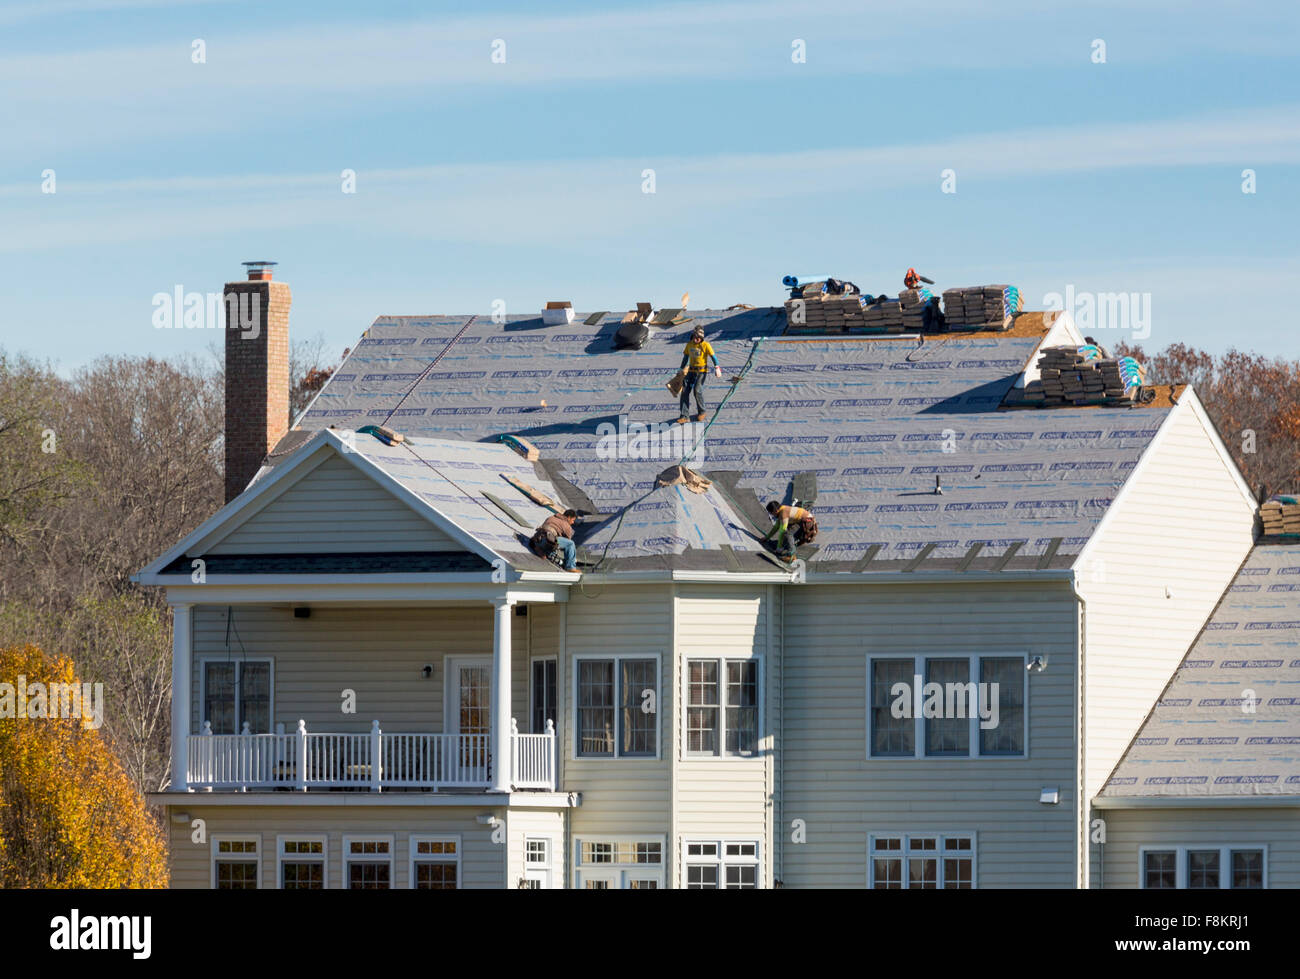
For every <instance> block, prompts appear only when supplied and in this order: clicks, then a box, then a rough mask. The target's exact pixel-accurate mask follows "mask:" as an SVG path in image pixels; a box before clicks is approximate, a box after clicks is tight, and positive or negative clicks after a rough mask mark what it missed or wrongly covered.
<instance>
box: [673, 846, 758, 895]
mask: <svg viewBox="0 0 1300 979" xmlns="http://www.w3.org/2000/svg"><path fill="white" fill-rule="evenodd" d="M685 867H686V887H687V889H688V890H751V889H754V888H757V887H758V881H759V860H758V842H757V841H755V840H687V841H686V861H685Z"/></svg>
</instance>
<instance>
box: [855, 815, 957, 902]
mask: <svg viewBox="0 0 1300 979" xmlns="http://www.w3.org/2000/svg"><path fill="white" fill-rule="evenodd" d="M914 838H920V839H934V840H936V841H937V843H936V846H935V848H934V849H933V850H915V851H914V850H913V849H912V847H911V841H912V839H914ZM945 838H947V839H968V840H970V849H969V850H955V849H954V850H948V849H946V848H945V847H944V845H943V841H944V839H945ZM880 839H891V840H900V841H901V849H898V850H882V851H880V852H877V851H876V840H880ZM878 856H880V857H884V858H885V859H892V858H894V857H897V858H898V859H900V860H901V861H902V862H903V867H902V874H903V876H902V879H901V883H902V885H903V886H902V887H901V888H899V889H900V890H904V891H906V890H926V889H927V888H919V887H918V888H909V887H908V886H907V859H908V857H926V856H933V857H934V858H935V860H936V861H937V867H936V870H937V873H936V875H935V882H936V886H935V888H934V889H935V890H940V891H942V890H953V889H955V888H945V887H944V886H943V884H944V881H943V859H944V857H960V858H964V857H967V856H969V857H970V889H971V890H976V889H978V888H979V836H978V834H977V833H976V832H975V831H974V830H926V831H920V830H918V831H916V832H909V831H908V830H895V831H892V832H890V831H884V830H882V831H880V832H872V833H868V834H867V889H868V890H874V889H875V887H876V881H875V875H876V865H875V858H876V857H878Z"/></svg>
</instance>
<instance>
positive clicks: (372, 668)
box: [190, 603, 559, 734]
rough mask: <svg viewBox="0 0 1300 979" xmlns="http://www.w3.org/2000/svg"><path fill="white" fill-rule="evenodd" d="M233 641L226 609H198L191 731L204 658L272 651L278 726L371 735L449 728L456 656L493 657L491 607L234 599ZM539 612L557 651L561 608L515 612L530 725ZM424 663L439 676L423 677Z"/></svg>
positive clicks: (518, 687)
mask: <svg viewBox="0 0 1300 979" xmlns="http://www.w3.org/2000/svg"><path fill="white" fill-rule="evenodd" d="M231 611H232V612H233V625H232V628H231V630H230V638H229V645H227V630H226V622H227V615H228V610H227V607H226V606H219V607H217V606H204V605H200V606H196V607H195V609H194V617H193V619H194V669H193V671H192V675H193V684H192V687H191V694H190V695H191V701H190V703H191V711H190V716H191V730H192V731H193V733H195V734H197V733H199V731H201V730H202V723H203V717H202V705H201V703H200V699H199V698H200V683H201V675H202V663H203V661H204V659H205V658H206V659H215V660H219V661H224V660H226V659H227V658H231V659H235V660H238V659H239V658H240V657H241V656H247V657H249V658H250V659H258V658H265V657H270V658H271V659H272V660H273V661H274V664H275V665H274V680H273V683H274V698H273V705H272V724H273V725H274V724H276V723H280V724H283V725H284V729H285V731H286V733H289V732H292V731H294V730H296V729H297V727H298V720H299V718H301V719H303V720H305V721H306V722H307V730H308V731H322V732H324V731H334V732H340V733H346V732H365V731H369V730H370V722H371V721H372V720H378V721H379V724H380V727H381V728H383V729H384V730H385V731H390V732H393V733H397V732H437V731H443V730H446V728H445V727H444V719H445V718H444V688H445V684H446V681H447V671H448V669H449V668H450V666H451V661H452V659H453V658H454V657H460V656H480V657H486V658H487V659H488V660H490V659H491V657H492V642H493V636H492V629H493V626H492V607H491V606H490V605H488V604H486V603H484V604H483V605H481V606H467V607H460V608H386V609H376V608H340V607H335V606H329V605H316V606H312V614H311V616H310V617H309V618H306V619H296V618H294V616H293V609H292V608H290V607H288V606H263V605H241V606H235V607H233V609H232V610H231ZM534 615H536V616H537V617H538V618H539V619H543V620H545V621H547V622H550V623H552V625H549V626H545V627H544V628H545V629H550V630H551V631H550V633H549V635H550V638H549V639H547V640H546V641H549V642H550V643H551V645H550V646H549V647H546V648H548V649H549V650H550V651H552V652H553V651H554V638H553V636H554V626H553V623H554V622H556V621H558V615H559V613H558V611H557V610H556V609H554V608H550V607H547V606H544V605H543V606H537V605H534V606H530V608H529V615H528V616H513V617H512V618H511V630H510V638H511V649H512V654H511V676H512V679H513V682H512V683H511V715H512V716H513V717H514V718H515V720H516V721H517V722H518V724H519V730H520V731H521V732H526V731H528V724H529V718H528V695H529V676H528V661H529V655H528V651H529V643H530V641H531V636H530V632H529V623H530V620H531V619H532V617H533V616H534ZM425 664H431V665H432V666H433V668H434V672H433V676H432V677H431V678H430V679H428V680H426V679H424V678H423V677H422V676H421V671H422V670H423V668H424V666H425ZM345 689H350V690H353V691H355V692H356V713H355V714H344V713H343V712H342V710H341V709H340V708H341V705H342V692H343V691H344V690H345Z"/></svg>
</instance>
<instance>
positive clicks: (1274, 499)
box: [1259, 494, 1300, 537]
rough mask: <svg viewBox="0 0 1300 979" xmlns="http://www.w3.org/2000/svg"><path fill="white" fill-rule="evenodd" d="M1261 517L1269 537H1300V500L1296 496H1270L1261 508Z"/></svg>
mask: <svg viewBox="0 0 1300 979" xmlns="http://www.w3.org/2000/svg"><path fill="white" fill-rule="evenodd" d="M1259 516H1260V519H1261V520H1263V521H1264V533H1265V534H1266V535H1267V536H1269V537H1277V536H1282V535H1285V536H1300V499H1298V498H1296V497H1294V496H1281V495H1277V494H1275V495H1273V496H1270V497H1269V498H1268V500H1267V501H1266V502H1265V503H1264V504H1263V505H1261V506H1260V508H1259Z"/></svg>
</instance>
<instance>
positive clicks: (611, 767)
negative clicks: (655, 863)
mask: <svg viewBox="0 0 1300 979" xmlns="http://www.w3.org/2000/svg"><path fill="white" fill-rule="evenodd" d="M564 615H565V625H564V628H565V643H566V651H565V662H564V667H563V674H564V675H563V677H562V684H563V686H562V688H561V694H560V697H561V704H562V708H561V713H562V715H563V718H564V723H563V725H562V727H561V730H562V731H563V738H562V741H561V746H560V752H561V754H562V755H563V757H564V762H563V765H564V782H563V784H562V786H561V788H563V789H564V790H565V791H569V792H581V793H582V805H581V806H580V807H579V808H577V809H575V810H573V820H572V832H573V834H574V835H576V836H584V837H589V838H598V837H600V836H602V835H606V834H648V835H652V836H656V837H663V836H664V835H665V834H666V833H667V832H668V805H669V803H668V795H669V761H668V759H669V752H668V748H667V746H666V739H667V738H668V728H667V724H666V721H667V719H669V718H671V716H672V709H673V705H672V691H673V684H672V682H671V677H670V675H669V674H668V673H667V672H666V671H668V670H670V669H671V660H672V657H671V648H670V647H671V620H672V602H671V597H670V590H669V588H668V587H667V586H657V585H639V586H637V585H634V586H603V587H601V588H596V589H591V590H590V593H589V594H584V593H583V591H582V590H580V589H578V588H574V589H573V590H572V591H571V593H570V596H569V601H568V603H567V605H566V608H565V612H564ZM587 654H595V655H615V654H617V655H628V656H644V657H650V656H657V657H658V658H659V663H660V665H659V690H660V695H659V704H658V708H659V717H660V732H659V749H660V750H659V757H658V758H653V759H643V758H575V757H574V727H575V725H574V712H573V710H572V706H571V705H572V703H573V698H574V676H575V673H574V665H573V664H574V658H575V657H577V656H581V655H587Z"/></svg>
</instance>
